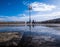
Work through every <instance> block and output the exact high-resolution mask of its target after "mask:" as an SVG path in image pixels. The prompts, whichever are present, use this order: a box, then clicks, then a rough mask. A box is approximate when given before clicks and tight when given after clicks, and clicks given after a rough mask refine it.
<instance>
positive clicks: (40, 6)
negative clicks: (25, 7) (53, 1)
mask: <svg viewBox="0 0 60 47" xmlns="http://www.w3.org/2000/svg"><path fill="white" fill-rule="evenodd" d="M30 5H31V6H32V10H33V11H51V10H53V9H55V8H56V6H55V5H48V4H44V3H40V2H33V3H31V4H30Z"/></svg>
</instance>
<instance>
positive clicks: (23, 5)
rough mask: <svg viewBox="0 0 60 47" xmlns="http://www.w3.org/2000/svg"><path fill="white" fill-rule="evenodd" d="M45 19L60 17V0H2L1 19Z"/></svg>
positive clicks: (0, 0) (0, 3) (0, 1)
mask: <svg viewBox="0 0 60 47" xmlns="http://www.w3.org/2000/svg"><path fill="white" fill-rule="evenodd" d="M29 5H30V6H31V7H32V9H31V12H30V13H31V15H30V16H31V20H35V21H45V20H50V19H56V18H60V0H0V21H29V10H28V7H29Z"/></svg>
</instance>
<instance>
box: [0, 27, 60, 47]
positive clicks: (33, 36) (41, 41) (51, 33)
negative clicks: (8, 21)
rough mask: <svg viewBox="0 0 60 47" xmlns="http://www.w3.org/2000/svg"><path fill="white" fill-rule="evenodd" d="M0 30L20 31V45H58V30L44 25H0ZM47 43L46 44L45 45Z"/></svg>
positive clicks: (59, 32)
mask: <svg viewBox="0 0 60 47" xmlns="http://www.w3.org/2000/svg"><path fill="white" fill-rule="evenodd" d="M2 31H8V32H9V31H17V32H22V34H23V35H22V39H21V41H20V43H19V44H18V45H19V46H20V47H40V46H41V47H50V46H56V45H60V31H58V30H57V31H56V30H54V29H53V28H50V27H44V26H20V27H19V26H18V27H17V26H14V27H10V26H7V27H0V32H2ZM47 45H48V46H47Z"/></svg>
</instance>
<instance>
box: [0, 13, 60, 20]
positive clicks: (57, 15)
mask: <svg viewBox="0 0 60 47" xmlns="http://www.w3.org/2000/svg"><path fill="white" fill-rule="evenodd" d="M23 15H24V16H22V17H20V16H6V17H4V16H0V17H2V18H0V21H28V20H29V16H27V15H25V14H23ZM55 18H60V12H53V13H50V14H42V15H41V14H40V13H36V14H33V15H31V19H32V20H35V21H45V20H50V19H55Z"/></svg>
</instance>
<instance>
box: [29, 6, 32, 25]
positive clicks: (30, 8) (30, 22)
mask: <svg viewBox="0 0 60 47" xmlns="http://www.w3.org/2000/svg"><path fill="white" fill-rule="evenodd" d="M31 10H32V7H31V5H29V24H30V25H32V21H31Z"/></svg>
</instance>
